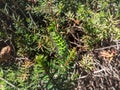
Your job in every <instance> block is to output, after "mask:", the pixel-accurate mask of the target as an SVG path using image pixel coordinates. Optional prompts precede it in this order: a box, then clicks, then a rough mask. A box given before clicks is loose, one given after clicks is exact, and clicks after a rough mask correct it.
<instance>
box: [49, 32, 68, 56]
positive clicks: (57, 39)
mask: <svg viewBox="0 0 120 90" xmlns="http://www.w3.org/2000/svg"><path fill="white" fill-rule="evenodd" d="M50 35H51V38H52V40H53V42H54V43H55V45H56V46H57V53H58V56H60V57H63V56H65V54H66V53H67V45H66V42H65V41H64V39H63V38H62V37H61V36H60V35H59V34H58V33H57V32H55V31H54V32H50Z"/></svg>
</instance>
